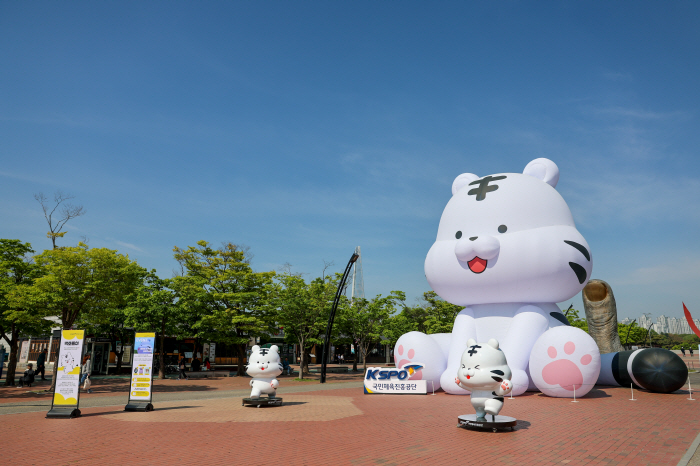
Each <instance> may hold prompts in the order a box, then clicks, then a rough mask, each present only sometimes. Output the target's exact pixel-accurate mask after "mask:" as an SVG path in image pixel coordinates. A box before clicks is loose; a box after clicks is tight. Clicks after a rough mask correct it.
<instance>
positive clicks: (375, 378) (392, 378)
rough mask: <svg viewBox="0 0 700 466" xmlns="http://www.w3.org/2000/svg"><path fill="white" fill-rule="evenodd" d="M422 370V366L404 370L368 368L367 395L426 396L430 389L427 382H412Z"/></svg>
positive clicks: (366, 376) (366, 375) (408, 367)
mask: <svg viewBox="0 0 700 466" xmlns="http://www.w3.org/2000/svg"><path fill="white" fill-rule="evenodd" d="M422 368H423V366H422V365H420V364H411V365H407V366H404V367H403V368H402V369H397V368H395V367H368V368H367V372H366V373H365V386H364V389H365V394H368V395H376V394H382V393H384V394H395V395H426V394H427V393H428V387H427V384H426V381H425V380H410V377H411V376H412V375H413V374H414V373H415V372H416V371H418V370H420V369H422Z"/></svg>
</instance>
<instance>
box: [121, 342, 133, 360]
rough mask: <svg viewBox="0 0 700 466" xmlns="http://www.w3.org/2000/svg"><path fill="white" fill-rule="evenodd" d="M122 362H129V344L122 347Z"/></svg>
mask: <svg viewBox="0 0 700 466" xmlns="http://www.w3.org/2000/svg"><path fill="white" fill-rule="evenodd" d="M122 362H125V363H129V362H131V346H125V347H124V354H123V355H122Z"/></svg>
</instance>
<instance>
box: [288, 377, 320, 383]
mask: <svg viewBox="0 0 700 466" xmlns="http://www.w3.org/2000/svg"><path fill="white" fill-rule="evenodd" d="M294 381H295V382H317V381H318V379H300V378H296V379H294Z"/></svg>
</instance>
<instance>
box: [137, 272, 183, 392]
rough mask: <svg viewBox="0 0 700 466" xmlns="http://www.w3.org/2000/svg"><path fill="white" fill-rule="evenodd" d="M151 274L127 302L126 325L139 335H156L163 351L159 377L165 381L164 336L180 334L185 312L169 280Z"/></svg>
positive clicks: (160, 353) (160, 356) (161, 351)
mask: <svg viewBox="0 0 700 466" xmlns="http://www.w3.org/2000/svg"><path fill="white" fill-rule="evenodd" d="M155 272H156V271H155V270H151V271H150V272H149V273H148V274H147V275H146V277H145V278H144V281H143V283H142V284H141V285H140V286H139V287H138V288H137V289H136V291H134V293H132V294H131V295H130V296H129V298H128V304H127V306H126V308H125V309H124V314H125V322H126V324H127V325H128V326H130V327H132V328H133V329H134V330H135V331H137V332H156V333H157V337H158V341H159V346H160V351H159V355H158V361H159V369H158V375H159V377H160V378H161V379H165V336H166V335H174V334H176V333H177V332H178V322H179V320H180V317H181V314H182V308H181V306H180V305H179V303H178V300H177V295H176V294H175V292H174V291H173V290H172V289H170V287H169V286H170V280H167V279H161V278H159V277H158V276H157V275H156V273H155Z"/></svg>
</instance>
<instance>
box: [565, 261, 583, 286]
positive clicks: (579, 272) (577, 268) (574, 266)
mask: <svg viewBox="0 0 700 466" xmlns="http://www.w3.org/2000/svg"><path fill="white" fill-rule="evenodd" d="M569 267H571V269H572V270H573V271H574V272H575V273H576V278H578V282H579V283H580V284H582V285H583V282H585V281H586V269H584V268H583V267H581V266H580V265H578V264H577V263H576V262H569Z"/></svg>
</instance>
